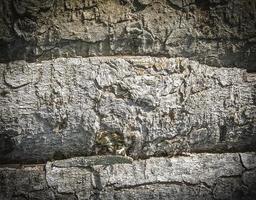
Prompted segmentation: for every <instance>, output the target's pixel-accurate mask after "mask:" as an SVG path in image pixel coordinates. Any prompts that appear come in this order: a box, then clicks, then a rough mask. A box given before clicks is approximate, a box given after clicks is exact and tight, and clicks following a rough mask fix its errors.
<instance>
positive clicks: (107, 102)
mask: <svg viewBox="0 0 256 200" xmlns="http://www.w3.org/2000/svg"><path fill="white" fill-rule="evenodd" d="M0 74H1V76H0V87H1V88H0V94H1V95H0V109H1V115H0V137H1V140H0V141H1V146H0V162H2V163H4V162H17V161H19V162H20V161H25V162H39V161H40V162H41V161H45V160H49V159H61V158H66V157H72V156H76V155H92V154H97V155H103V154H120V155H125V154H126V155H129V156H132V157H134V158H144V157H149V156H160V155H175V154H180V153H182V152H200V151H202V152H227V151H245V150H247V151H248V150H255V144H256V136H255V133H256V126H255V125H256V123H255V120H256V119H255V116H256V115H255V112H256V105H255V95H256V94H255V92H256V90H255V83H256V79H255V75H254V74H248V73H246V71H245V70H242V69H238V68H215V67H209V66H206V65H202V64H199V63H198V62H195V61H191V60H189V59H184V58H170V59H168V58H164V57H162V58H155V57H97V58H69V59H65V58H60V59H55V60H52V61H44V62H38V63H26V62H13V63H9V64H8V65H5V64H2V65H1V68H0Z"/></svg>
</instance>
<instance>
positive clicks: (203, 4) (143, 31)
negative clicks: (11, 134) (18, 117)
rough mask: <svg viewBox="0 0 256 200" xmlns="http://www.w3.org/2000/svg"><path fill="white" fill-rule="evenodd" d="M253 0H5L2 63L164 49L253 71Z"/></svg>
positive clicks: (1, 6) (0, 16) (0, 12)
mask: <svg viewBox="0 0 256 200" xmlns="http://www.w3.org/2000/svg"><path fill="white" fill-rule="evenodd" d="M255 10H256V2H255V0H244V1H241V0H223V1H220V0H217V1H216V0H205V1H203V0H86V1H78V0H42V1H39V0H20V1H18V0H12V1H11V0H2V1H1V2H0V26H1V28H0V52H1V53H0V61H5V62H6V61H10V60H17V59H26V60H35V59H51V58H53V57H54V58H56V57H59V56H66V57H72V56H96V55H154V56H159V55H165V56H170V57H174V56H180V57H187V58H190V59H192V60H197V61H200V63H206V64H208V65H213V66H217V65H218V66H228V67H231V66H235V67H242V68H247V69H249V70H252V71H255V70H256V65H255V63H256V39H255V38H256V30H255V29H256V28H255V17H256V16H255V14H256V11H255Z"/></svg>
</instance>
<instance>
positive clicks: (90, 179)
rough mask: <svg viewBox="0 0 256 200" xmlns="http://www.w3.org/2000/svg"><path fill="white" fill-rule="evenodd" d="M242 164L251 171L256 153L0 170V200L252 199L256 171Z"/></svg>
mask: <svg viewBox="0 0 256 200" xmlns="http://www.w3.org/2000/svg"><path fill="white" fill-rule="evenodd" d="M245 158H246V161H245V162H244V159H245ZM127 161H129V162H127ZM246 163H251V166H255V153H249V152H247V153H240V154H238V153H224V154H207V153H203V154H188V155H187V156H179V157H172V158H168V157H159V158H153V157H152V158H149V159H145V160H134V161H131V158H128V157H122V156H92V157H75V158H72V159H67V160H60V161H53V162H48V163H47V164H46V165H45V166H44V165H23V166H19V167H13V166H11V165H10V166H0V177H1V179H0V198H1V199H5V200H9V199H17V200H18V199H19V200H20V199H49V200H50V199H52V200H54V199H76V200H82V199H104V200H105V199H107V200H112V199H113V200H114V199H116V200H119V199H159V200H160V199H161V200H162V199H198V200H199V199H207V200H208V199H227V200H229V199H230V200H231V199H244V200H245V199H246V200H253V199H254V198H255V194H256V193H255V191H256V190H255V189H256V183H255V172H256V171H255V168H250V169H247V168H245V167H244V166H246Z"/></svg>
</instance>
